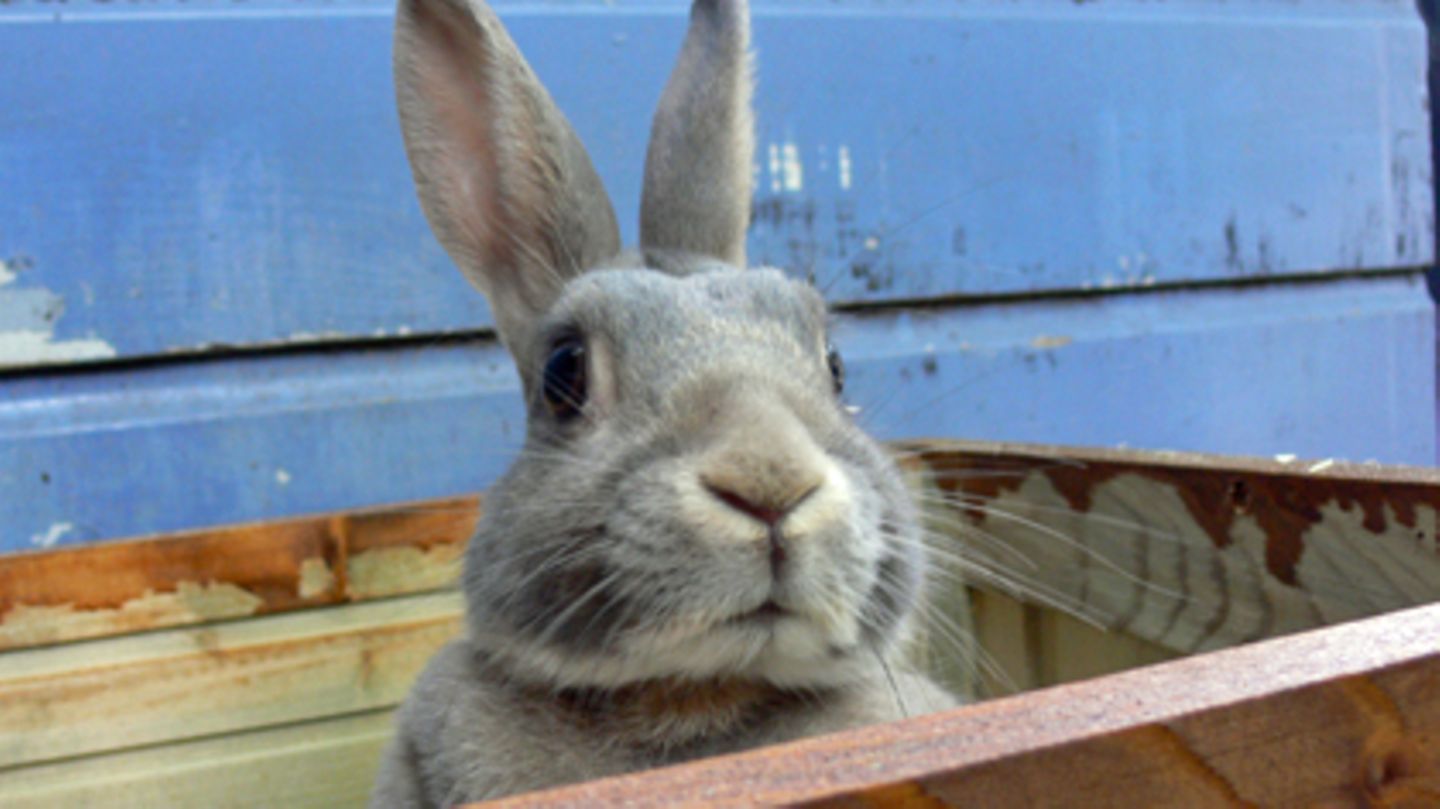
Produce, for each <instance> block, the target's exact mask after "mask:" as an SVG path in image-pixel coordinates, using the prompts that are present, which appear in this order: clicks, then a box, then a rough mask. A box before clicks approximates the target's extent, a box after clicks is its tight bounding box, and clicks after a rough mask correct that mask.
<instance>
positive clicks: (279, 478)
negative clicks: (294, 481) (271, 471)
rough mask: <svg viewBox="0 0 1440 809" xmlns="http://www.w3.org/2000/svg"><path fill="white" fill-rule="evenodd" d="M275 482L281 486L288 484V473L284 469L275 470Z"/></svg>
mask: <svg viewBox="0 0 1440 809" xmlns="http://www.w3.org/2000/svg"><path fill="white" fill-rule="evenodd" d="M275 482H276V483H278V484H280V485H281V486H289V485H290V473H289V472H288V471H286V470H284V469H276V470H275Z"/></svg>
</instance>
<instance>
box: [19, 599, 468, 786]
mask: <svg viewBox="0 0 1440 809" xmlns="http://www.w3.org/2000/svg"><path fill="white" fill-rule="evenodd" d="M461 612H462V608H461V599H460V597H459V595H458V594H455V593H435V594H428V595H420V596H411V597H408V598H401V599H387V600H383V601H374V602H367V603H363V604H353V605H347V606H344V607H336V608H330V609H320V610H309V611H306V612H301V613H293V614H290V615H280V616H269V617H265V618H252V619H249V620H245V621H236V622H230V623H220V624H214V625H210V626H204V627H196V628H186V629H173V630H168V631H165V632H158V633H150V634H142V635H135V636H130V637H122V638H109V639H105V640H98V641H90V642H86V643H77V644H68V645H63V646H55V647H51V648H46V649H36V650H30V651H24V652H11V653H7V654H5V655H4V656H3V665H0V770H3V769H4V768H6V767H13V766H17V765H26V764H37V763H41V762H46V761H55V760H60V759H65V758H73V757H78V756H87V755H94V754H97V753H104V752H110V751H116V750H122V749H128V748H134V747H139V746H144V745H151V744H160V743H167V742H174V741H177V740H184V739H194V738H198V737H202V736H210V735H217V734H226V733H234V732H237V731H245V730H250V729H256V728H263V727H274V726H278V725H284V724H288V723H295V722H302V721H309V720H314V719H318V718H323V717H327V716H335V715H342V714H348V713H354V712H358V711H367V710H371V709H375V708H386V707H392V706H394V705H396V704H398V703H399V701H400V700H401V699H402V698H403V697H404V695H405V693H406V692H407V691H408V690H409V687H410V684H411V682H412V681H413V680H414V678H415V676H416V675H417V674H418V673H419V671H420V669H421V667H422V666H424V665H425V663H426V661H428V660H429V658H430V657H431V655H433V654H434V653H435V651H437V650H438V649H439V648H440V646H442V645H443V644H444V643H446V642H447V641H448V640H450V639H451V638H452V637H454V636H455V635H456V634H457V633H458V631H459V629H460V626H461Z"/></svg>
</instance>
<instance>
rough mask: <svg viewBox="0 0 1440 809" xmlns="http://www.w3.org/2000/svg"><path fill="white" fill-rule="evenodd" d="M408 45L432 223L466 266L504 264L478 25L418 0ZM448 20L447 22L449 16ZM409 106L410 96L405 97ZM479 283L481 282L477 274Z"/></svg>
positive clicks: (414, 138)
mask: <svg viewBox="0 0 1440 809" xmlns="http://www.w3.org/2000/svg"><path fill="white" fill-rule="evenodd" d="M412 8H414V9H415V12H416V14H415V17H414V18H413V20H414V27H413V28H412V31H413V33H414V35H415V38H414V40H413V42H412V44H411V47H410V49H409V50H410V65H411V67H412V68H413V72H412V73H411V81H410V82H408V83H407V85H408V86H406V87H404V88H403V90H404V91H405V92H407V94H409V95H410V96H411V97H412V98H413V99H414V100H415V101H414V103H416V104H417V106H419V107H421V109H420V110H416V112H418V113H419V115H418V118H419V123H420V126H419V127H413V128H412V131H411V132H410V133H409V134H410V139H411V144H410V147H411V151H412V154H413V155H414V159H415V160H416V161H417V166H416V168H417V181H418V182H417V185H418V186H419V191H420V195H421V199H422V201H423V202H424V203H425V206H426V208H427V209H428V211H427V212H428V213H430V218H431V224H432V225H433V226H434V227H435V228H436V231H437V235H438V236H440V238H441V241H443V242H445V246H446V247H447V249H450V250H452V251H458V252H460V253H462V256H457V260H460V259H462V258H468V259H469V260H470V261H469V262H465V261H460V263H461V266H462V269H465V270H466V271H467V273H468V272H471V270H470V268H469V267H467V266H465V265H466V264H467V263H472V262H473V263H474V264H475V265H478V267H493V266H503V265H505V264H506V263H508V262H507V260H508V259H509V258H510V257H511V256H510V254H511V253H512V252H513V251H512V250H511V249H510V246H509V245H508V244H501V243H499V242H504V241H508V240H507V239H506V234H508V233H509V232H510V228H509V227H508V226H507V223H506V222H505V208H506V206H505V205H503V204H499V203H500V200H499V196H500V194H501V192H502V183H501V181H500V176H499V170H500V160H499V159H498V155H497V154H496V148H495V147H496V144H495V138H496V132H495V126H494V119H495V111H494V108H493V104H492V103H491V95H492V86H491V85H492V82H493V78H492V77H491V76H490V73H491V72H492V65H493V61H492V60H491V58H490V53H489V52H488V50H487V49H486V48H485V47H483V45H482V42H483V40H484V37H483V34H482V32H481V31H480V30H479V28H478V27H477V26H476V25H475V24H474V23H473V22H471V21H469V20H462V19H460V18H459V15H458V14H457V13H455V12H454V11H453V10H452V9H451V8H449V7H448V6H447V5H446V4H443V3H416V4H414V5H413V6H412ZM447 18H448V19H447ZM401 103H402V104H403V103H406V102H404V101H402V102H401ZM473 280H477V281H478V280H480V279H478V278H476V279H473Z"/></svg>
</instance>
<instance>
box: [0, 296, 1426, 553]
mask: <svg viewBox="0 0 1440 809" xmlns="http://www.w3.org/2000/svg"><path fill="white" fill-rule="evenodd" d="M1434 329H1435V319H1434V308H1433V304H1432V303H1431V301H1430V299H1429V296H1428V295H1427V293H1426V291H1425V288H1424V285H1423V284H1422V283H1421V282H1420V280H1419V278H1418V277H1415V278H1409V277H1402V278H1386V279H1375V280H1351V281H1343V282H1335V283H1324V284H1319V285H1313V286H1312V285H1297V286H1295V287H1290V286H1277V287H1264V288H1254V289H1245V290H1210V291H1205V292H1198V291H1195V292H1163V293H1162V292H1155V293H1149V294H1145V295H1136V296H1127V297H1117V298H1101V299H1081V300H1061V301H1051V302H1048V303H1045V304H1044V305H1022V304H992V305H986V306H963V307H953V308H933V309H921V310H915V311H905V312H879V313H867V314H851V315H846V316H842V317H840V318H838V319H837V321H836V326H835V337H836V341H837V342H838V343H839V345H840V346H841V348H842V350H843V351H844V353H845V355H846V361H847V369H848V374H849V382H848V383H847V390H848V394H847V396H848V397H849V398H850V400H851V402H852V403H853V404H855V405H857V406H859V407H860V408H861V413H860V416H859V418H860V420H861V423H862V424H864V425H865V426H866V427H867V428H869V429H871V430H872V431H873V432H875V433H876V434H877V435H879V436H881V437H883V438H886V439H903V438H921V437H927V436H963V437H968V438H976V439H1004V440H1014V441H1030V442H1040V443H1052V444H1100V445H1115V444H1128V445H1130V446H1140V447H1159V448H1175V449H1186V450H1196V451H1209V452H1220V453H1237V454H1249V455H1269V454H1277V453H1294V454H1296V455H1299V456H1301V457H1315V458H1325V457H1336V458H1351V459H1366V458H1378V459H1380V460H1382V461H1385V462H1389V463H1411V464H1429V463H1432V462H1433V459H1434V451H1435V450H1434V448H1435V445H1436V438H1435V425H1434V418H1435V411H1434V407H1433V402H1434V384H1435V383H1434V379H1435V376H1434V374H1435V354H1434V336H1433V335H1434ZM515 385H516V383H515V376H514V372H513V370H512V369H511V367H510V360H509V358H508V356H506V355H505V354H504V352H503V351H501V350H500V349H499V348H498V347H497V346H496V345H494V344H493V343H475V344H465V345H444V346H438V345H437V346H417V347H411V348H405V349H400V350H394V351H379V350H376V351H350V352H332V353H323V354H319V355H313V356H312V355H304V354H302V355H295V356H275V357H261V358H246V359H232V360H226V361H216V362H205V363H195V364H180V365H175V366H160V367H147V368H131V369H126V370H125V371H124V372H123V373H113V374H112V373H105V372H100V371H97V372H95V373H81V374H73V375H64V376H59V377H51V378H35V379H26V378H3V379H0V551H15V550H22V549H33V548H37V547H64V546H67V545H74V544H84V543H87V542H94V541H96V540H100V539H106V538H119V537H131V536H140V535H147V534H155V533H169V532H174V531H181V530H186V529H190V528H196V527H202V526H208V525H229V524H238V523H246V522H252V521H255V520H262V519H269V518H279V517H285V516H293V515H301V514H316V513H324V512H332V511H342V510H351V509H360V508H365V507H367V506H371V505H374V504H377V503H395V502H404V501H412V500H426V499H434V498H439V497H446V496H452V495H455V494H458V493H468V492H477V491H483V490H484V489H485V488H486V487H488V486H489V485H490V483H491V482H493V481H494V480H495V479H496V477H497V476H498V475H499V474H500V473H501V471H502V470H503V469H504V468H505V466H506V465H507V464H508V462H509V459H510V458H511V457H512V455H513V453H514V452H515V451H516V449H517V448H518V447H519V445H520V443H521V441H522V440H523V434H524V426H523V424H524V419H523V414H522V408H521V406H520V402H519V400H518V396H517V395H516V392H515Z"/></svg>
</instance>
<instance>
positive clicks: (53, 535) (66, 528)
mask: <svg viewBox="0 0 1440 809" xmlns="http://www.w3.org/2000/svg"><path fill="white" fill-rule="evenodd" d="M74 530H75V524H74V523H69V522H57V523H55V524H54V525H52V526H50V528H49V529H48V530H46V531H45V533H43V534H35V535H34V536H32V537H30V544H31V545H34V546H35V547H37V548H53V547H55V543H57V542H59V541H60V539H61V537H63V536H65V535H66V534H68V533H70V532H71V531H74Z"/></svg>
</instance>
